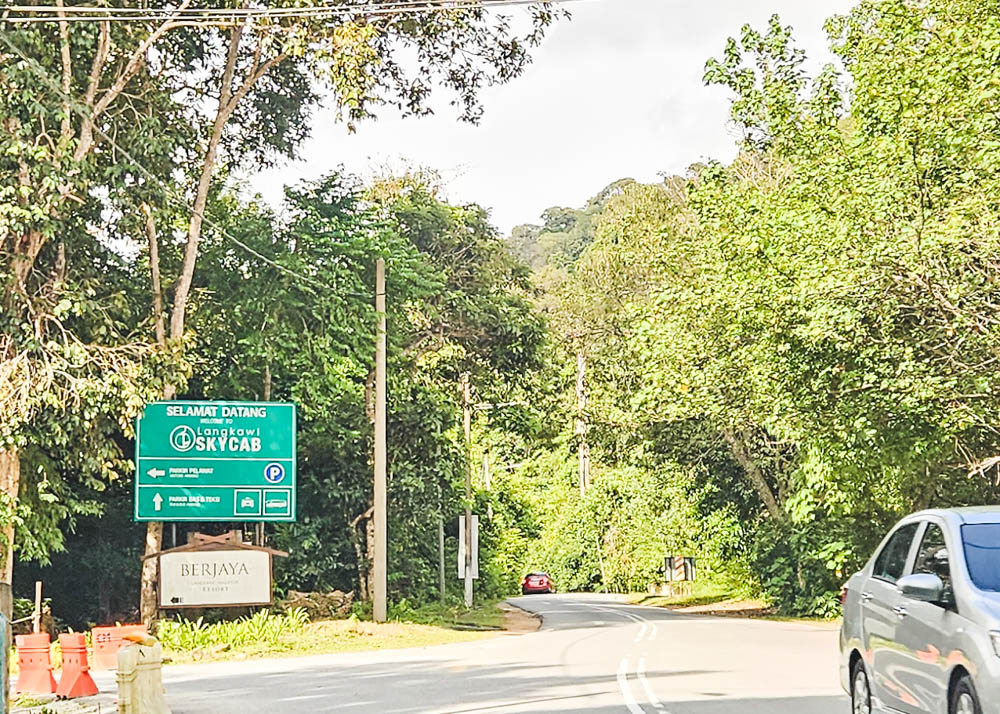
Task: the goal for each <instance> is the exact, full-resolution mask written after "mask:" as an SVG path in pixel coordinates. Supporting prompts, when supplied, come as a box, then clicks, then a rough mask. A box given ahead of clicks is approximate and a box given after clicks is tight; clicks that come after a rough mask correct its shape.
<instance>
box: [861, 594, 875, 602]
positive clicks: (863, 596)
mask: <svg viewBox="0 0 1000 714" xmlns="http://www.w3.org/2000/svg"><path fill="white" fill-rule="evenodd" d="M874 597H875V596H874V595H872V594H871V593H861V600H862V601H863V602H871V601H872V598H874Z"/></svg>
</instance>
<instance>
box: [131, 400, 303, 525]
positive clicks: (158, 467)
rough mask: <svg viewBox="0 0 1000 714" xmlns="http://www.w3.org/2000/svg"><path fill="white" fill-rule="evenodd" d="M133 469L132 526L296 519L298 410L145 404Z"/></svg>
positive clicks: (252, 405) (241, 404)
mask: <svg viewBox="0 0 1000 714" xmlns="http://www.w3.org/2000/svg"><path fill="white" fill-rule="evenodd" d="M135 468H136V477H135V519H136V520H137V521H294V520H295V405H294V404H275V403H266V402H155V403H153V404H147V405H146V408H145V409H144V410H143V413H142V417H141V418H140V419H139V421H138V423H137V425H136V450H135Z"/></svg>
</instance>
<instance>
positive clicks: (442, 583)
mask: <svg viewBox="0 0 1000 714" xmlns="http://www.w3.org/2000/svg"><path fill="white" fill-rule="evenodd" d="M447 588H448V583H447V581H446V580H445V574H444V516H441V515H439V516H438V590H439V591H440V594H441V602H444V601H445V600H446V599H447V595H448V590H447Z"/></svg>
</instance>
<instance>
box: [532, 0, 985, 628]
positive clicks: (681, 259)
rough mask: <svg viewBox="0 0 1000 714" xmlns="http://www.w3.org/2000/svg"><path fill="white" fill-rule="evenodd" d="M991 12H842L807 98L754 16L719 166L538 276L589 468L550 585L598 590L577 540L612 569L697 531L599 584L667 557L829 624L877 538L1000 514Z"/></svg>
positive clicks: (784, 41)
mask: <svg viewBox="0 0 1000 714" xmlns="http://www.w3.org/2000/svg"><path fill="white" fill-rule="evenodd" d="M997 10H998V6H997V4H996V3H992V2H978V1H961V2H951V1H949V2H935V1H934V0H931V1H930V2H923V3H911V2H905V1H903V0H886V1H882V2H864V3H861V4H860V5H859V6H858V7H857V8H856V9H855V10H854V11H852V12H851V13H850V14H849V15H848V16H846V17H839V18H834V19H832V20H831V21H830V23H829V30H830V33H831V37H832V40H833V48H834V50H835V52H836V53H837V55H838V56H839V58H840V60H841V61H842V63H843V67H844V68H845V70H846V72H845V73H843V74H841V73H840V72H838V70H837V69H835V68H834V67H832V66H831V67H826V68H824V69H823V70H822V72H821V73H820V74H819V75H818V76H817V77H815V78H813V79H812V80H810V79H809V78H808V77H807V76H806V75H805V74H804V72H803V69H802V64H803V61H804V59H805V58H804V55H803V54H802V53H801V52H800V51H798V50H796V49H795V48H794V45H793V42H792V35H791V30H790V29H789V28H786V27H784V26H782V24H781V23H780V21H779V20H778V19H777V18H774V19H773V20H772V21H771V23H770V25H769V26H768V27H767V28H765V29H764V30H763V31H758V30H755V29H753V28H750V27H746V28H744V29H743V31H742V33H741V35H740V37H739V38H737V39H734V40H732V41H730V42H729V44H728V46H727V47H726V48H725V51H724V53H723V55H722V57H721V58H719V59H717V60H712V61H710V62H709V63H708V65H707V68H706V75H705V79H706V82H707V83H709V84H716V85H721V86H723V87H726V88H728V90H729V91H731V92H732V95H733V97H734V99H733V105H732V119H733V122H734V124H735V125H736V126H737V127H739V129H740V130H741V132H742V136H743V138H742V143H741V147H740V154H739V156H738V158H737V159H736V160H735V161H734V162H732V163H731V164H729V165H723V164H718V163H712V164H708V165H704V166H697V167H694V168H692V170H691V173H690V175H689V176H687V177H684V178H671V179H667V180H666V181H665V182H664V183H663V184H662V185H653V186H640V185H634V184H633V185H627V186H625V188H624V190H623V192H622V194H621V195H619V196H615V197H613V198H612V199H611V200H610V201H609V202H608V203H607V205H606V206H605V207H604V208H603V209H602V210H601V212H600V214H599V215H598V216H597V218H596V219H593V218H591V219H590V221H591V223H592V224H593V225H595V226H596V228H595V230H594V235H595V237H594V239H593V242H592V243H591V244H590V245H589V247H587V248H586V250H585V251H584V252H583V253H582V255H581V256H580V257H579V259H578V260H576V261H575V262H573V263H572V264H570V265H569V266H568V267H566V266H565V265H559V264H558V262H559V261H557V264H556V268H558V270H556V271H555V277H554V278H553V270H552V269H547V271H543V272H542V273H541V274H540V279H541V283H540V284H541V285H542V287H543V288H544V289H545V290H546V298H545V304H546V305H547V306H549V307H550V309H551V310H552V311H553V312H554V313H555V314H556V315H557V320H556V321H555V322H556V324H557V325H558V326H560V327H561V330H562V334H563V336H564V338H565V340H566V344H567V347H568V349H570V350H574V351H575V350H584V351H585V352H586V354H587V355H588V358H589V361H590V365H589V366H590V370H589V375H590V377H589V378H590V389H591V405H590V414H589V417H590V419H591V421H592V437H593V439H594V448H596V449H597V451H596V452H595V454H596V455H595V459H596V461H597V462H598V463H599V464H600V465H601V467H602V468H601V472H600V473H599V474H598V476H597V486H596V487H595V489H594V490H595V491H597V492H602V491H603V494H602V495H601V496H597V495H594V496H590V495H588V499H587V502H590V501H591V500H592V499H594V501H593V504H594V505H593V508H592V509H591V511H590V512H589V513H587V515H586V516H581V517H579V518H577V517H566V518H564V519H563V522H564V525H563V526H562V527H556V528H554V529H553V531H554V532H553V533H552V535H551V537H549V538H547V539H544V541H543V549H542V555H541V557H542V559H543V562H546V563H550V564H551V565H550V567H552V568H553V569H554V570H556V572H565V577H568V578H570V583H569V584H572V585H576V586H592V585H593V584H594V581H595V578H596V573H597V572H598V568H599V567H600V564H599V563H598V564H595V563H593V562H587V561H586V560H581V557H582V556H581V554H582V553H584V552H590V551H588V548H587V547H578V548H570V544H572V543H573V542H575V541H576V540H578V539H581V538H582V539H585V540H587V539H589V540H590V542H591V543H595V542H599V543H602V544H604V546H605V550H606V551H608V550H612V551H613V552H614V557H613V558H612V557H611V556H610V555H609V553H608V552H605V559H606V563H605V565H604V567H605V569H607V568H609V567H612V568H621V569H624V570H626V571H627V568H626V566H628V565H630V564H631V563H632V562H633V560H634V559H635V558H636V557H637V554H640V553H641V550H642V547H643V542H644V539H647V540H648V539H649V538H654V539H655V538H660V539H662V540H669V539H670V537H671V535H667V534H672V537H673V538H678V537H679V536H681V535H682V534H686V535H687V536H688V537H689V538H690V537H692V536H697V535H702V534H704V533H706V532H709V533H712V538H711V541H710V543H707V544H706V543H699V542H698V541H697V540H691V541H688V542H686V543H685V542H676V541H675V543H674V544H670V543H663V542H661V543H659V544H657V547H653V548H650V549H649V552H648V554H645V555H639V559H640V561H641V566H640V567H639V568H638V570H637V571H636V572H637V575H636V576H635V577H633V578H629V579H626V580H616V579H615V578H618V577H621V576H619V575H617V574H615V575H610V574H607V573H606V574H605V577H604V578H603V579H604V582H605V583H606V584H609V585H613V586H615V587H623V586H624V587H643V586H644V585H645V583H646V582H648V581H649V580H650V579H651V578H652V577H653V569H654V565H655V564H656V563H657V562H658V560H659V558H660V557H661V556H662V555H663V554H664V553H665V552H666V551H667V549H668V548H672V549H674V550H676V549H679V548H687V549H691V552H693V553H696V554H699V555H701V556H702V557H703V558H704V559H705V560H706V562H707V563H709V564H710V565H711V566H713V568H715V569H719V568H721V569H722V570H725V571H729V572H730V573H740V572H748V573H750V574H751V577H752V578H753V581H754V582H756V584H757V585H758V586H759V587H760V588H762V589H763V590H764V592H765V593H766V594H767V595H769V596H770V597H771V598H772V599H773V600H774V601H775V602H776V603H777V604H779V605H781V606H783V607H785V608H787V609H789V610H793V611H797V612H808V613H821V614H822V613H827V612H831V611H832V610H833V607H834V599H835V597H834V596H835V592H836V590H837V587H838V585H839V583H840V582H841V581H842V578H843V577H844V573H845V572H846V571H847V570H848V569H850V568H853V567H855V566H857V565H858V564H859V563H860V562H861V561H862V559H864V558H866V557H867V555H868V554H869V553H870V552H871V549H872V547H873V546H874V544H875V543H877V541H878V540H879V538H880V537H881V535H882V534H883V533H884V532H885V530H886V529H887V528H888V527H889V526H890V525H891V524H892V522H893V520H894V519H895V518H897V517H899V516H900V515H902V514H904V513H906V512H909V511H911V510H915V509H920V508H924V507H927V506H931V505H943V506H948V505H958V504H975V503H983V502H990V501H995V500H996V499H997V496H998V495H1000V494H998V492H997V485H996V484H997V481H996V473H995V470H994V469H995V464H996V459H995V458H994V457H996V455H997V453H998V451H1000V444H998V438H997V431H996V426H995V425H996V419H995V414H996V413H997V409H998V406H1000V405H998V403H997V390H996V385H995V380H996V374H997V371H996V361H997V358H998V346H1000V343H998V340H1000V325H998V322H997V316H996V309H995V307H996V304H997V299H998V297H1000V295H998V289H1000V288H998V285H1000V284H998V281H997V277H998V272H997V271H998V267H1000V252H998V251H1000V242H998V238H1000V236H998V232H997V226H998V225H1000V222H998V219H1000V213H998V208H997V206H996V202H995V201H994V200H993V199H992V198H991V197H992V196H994V195H995V192H996V189H997V186H996V181H997V178H996V177H997V175H998V174H997V168H998V161H1000V154H998V153H997V147H998V146H1000V144H998V142H997V139H998V138H1000V125H998V123H997V121H996V106H995V97H996V86H997V85H996V82H997V80H996V73H995V72H994V71H993V69H992V67H993V63H994V62H995V59H996V49H995V48H996V46H997V40H998V39H1000V20H998V17H1000V15H998V14H997ZM591 205H593V204H591ZM547 215H548V214H547ZM542 235H543V236H544V234H542ZM519 247H521V246H519ZM521 250H522V252H525V253H526V254H530V251H529V250H526V249H524V248H523V247H521ZM567 358H569V355H567ZM634 469H639V475H637V476H631V477H630V474H631V473H632V471H633V470H634ZM671 473H676V474H680V476H677V477H668V476H666V474H671ZM629 478H632V479H635V480H637V481H638V482H639V483H641V484H642V487H641V488H640V489H639V492H638V493H639V494H641V495H640V497H639V498H636V497H635V496H633V495H630V492H629V490H628V488H627V485H626V484H627V483H628V480H629ZM645 489H649V491H650V492H652V493H654V494H656V495H655V496H648V495H647V493H646V491H645ZM650 498H652V499H653V500H654V502H655V505H654V506H653V508H652V509H650V508H648V507H647V506H646V504H645V502H644V499H650ZM578 508H585V504H584V505H581V506H579V507H578ZM606 509H610V511H609V512H605V511H606ZM549 512H550V513H552V514H557V513H565V510H564V507H563V504H556V505H555V506H554V507H551V508H550V510H549ZM663 512H668V513H671V514H672V519H673V521H674V523H673V524H670V525H667V526H666V528H665V529H664V525H663V524H662V523H658V522H657V518H658V517H662V513H663ZM687 513H692V514H693V515H692V516H691V517H690V518H686V517H685V515H684V514H687ZM553 517H556V516H553ZM622 522H624V523H625V525H624V526H623V525H621V523H622ZM708 526H711V527H712V528H717V529H719V530H717V531H714V532H713V531H712V529H711V528H707V527H708ZM587 529H590V531H591V532H589V533H583V531H586V530H587ZM629 529H634V530H636V531H638V532H639V533H640V534H641V535H636V536H632V537H630V538H627V539H624V540H623V543H624V545H619V546H617V547H614V548H609V547H608V546H609V544H610V543H611V542H612V541H615V539H616V538H617V535H618V533H620V532H627V531H628V530H629ZM588 557H589V558H590V561H593V557H592V556H588ZM608 563H611V565H610V566H609V565H608ZM581 567H585V568H586V572H584V573H581V572H580V568H581ZM643 570H644V572H642V571H643Z"/></svg>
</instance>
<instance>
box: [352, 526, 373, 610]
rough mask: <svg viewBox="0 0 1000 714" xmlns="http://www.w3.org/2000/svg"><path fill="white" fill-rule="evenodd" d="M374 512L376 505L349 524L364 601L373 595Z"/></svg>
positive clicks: (359, 589)
mask: <svg viewBox="0 0 1000 714" xmlns="http://www.w3.org/2000/svg"><path fill="white" fill-rule="evenodd" d="M374 514H375V509H374V507H373V508H369V509H368V510H367V511H365V512H364V513H362V514H360V515H359V516H357V517H356V518H355V519H354V520H353V521H351V522H350V524H349V525H350V527H351V540H352V541H353V543H354V554H355V556H356V557H357V563H358V596H359V598H360V599H361V601H362V602H369V601H370V600H371V597H372V588H371V585H372V583H371V579H372V568H371V564H372V562H373V557H374V547H375V546H374V542H373V539H372V530H373V529H374V528H375V524H374V519H373V518H372V516H373V515H374ZM362 522H363V523H364V536H362V535H361V533H362V528H361V524H362Z"/></svg>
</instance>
